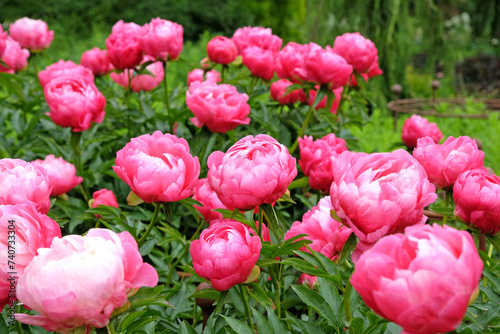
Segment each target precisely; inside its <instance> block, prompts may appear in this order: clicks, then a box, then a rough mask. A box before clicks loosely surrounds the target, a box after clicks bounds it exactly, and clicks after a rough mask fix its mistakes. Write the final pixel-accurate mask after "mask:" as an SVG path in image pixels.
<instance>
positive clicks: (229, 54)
mask: <svg viewBox="0 0 500 334" xmlns="http://www.w3.org/2000/svg"><path fill="white" fill-rule="evenodd" d="M207 54H208V58H209V59H210V61H213V62H214V63H217V64H222V65H227V64H229V63H232V62H233V61H234V60H235V59H236V57H237V56H238V49H237V48H236V44H234V42H233V40H232V39H231V38H227V37H224V36H216V37H214V38H212V39H211V40H210V41H209V42H208V44H207Z"/></svg>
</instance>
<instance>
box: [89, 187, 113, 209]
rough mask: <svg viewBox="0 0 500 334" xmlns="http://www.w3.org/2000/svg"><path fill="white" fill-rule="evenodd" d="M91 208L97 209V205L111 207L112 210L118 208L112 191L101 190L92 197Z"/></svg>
mask: <svg viewBox="0 0 500 334" xmlns="http://www.w3.org/2000/svg"><path fill="white" fill-rule="evenodd" d="M92 197H93V200H92V207H93V208H97V207H98V206H99V205H107V206H112V207H114V208H117V207H118V202H117V201H116V197H115V194H114V193H113V191H111V190H108V189H101V190H98V191H96V192H94V194H93V195H92Z"/></svg>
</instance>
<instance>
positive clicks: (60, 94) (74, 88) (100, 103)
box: [44, 76, 106, 132]
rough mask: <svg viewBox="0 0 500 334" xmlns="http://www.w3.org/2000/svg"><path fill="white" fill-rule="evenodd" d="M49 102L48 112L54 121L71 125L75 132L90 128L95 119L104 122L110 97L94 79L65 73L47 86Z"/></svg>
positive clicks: (64, 125) (46, 98) (63, 124)
mask: <svg viewBox="0 0 500 334" xmlns="http://www.w3.org/2000/svg"><path fill="white" fill-rule="evenodd" d="M44 93H45V100H46V101H47V104H48V105H49V108H50V112H49V113H47V115H48V116H50V118H51V119H52V121H53V122H54V123H56V124H57V125H59V126H62V127H71V128H72V130H73V131H74V132H81V131H85V130H88V129H89V128H90V127H91V126H92V123H101V122H102V121H103V119H104V116H105V114H106V113H105V111H104V107H105V106H106V99H105V98H104V95H102V94H101V92H99V90H97V87H96V86H95V84H94V82H89V81H87V80H86V79H85V78H83V77H70V76H61V77H59V78H56V79H53V80H51V81H50V82H49V83H48V84H47V85H46V86H45V89H44Z"/></svg>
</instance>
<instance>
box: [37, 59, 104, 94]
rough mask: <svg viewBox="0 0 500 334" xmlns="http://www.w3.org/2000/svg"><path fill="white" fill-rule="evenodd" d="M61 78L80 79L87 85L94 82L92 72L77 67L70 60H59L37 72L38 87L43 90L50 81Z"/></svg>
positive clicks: (83, 67)
mask: <svg viewBox="0 0 500 334" xmlns="http://www.w3.org/2000/svg"><path fill="white" fill-rule="evenodd" d="M63 76H67V77H70V78H77V77H78V78H82V79H84V80H85V81H86V82H88V83H93V82H94V74H93V73H92V70H90V69H89V68H87V67H85V66H81V65H77V64H75V63H74V62H72V61H71V60H68V61H64V60H62V59H61V60H59V61H58V62H57V63H54V64H52V65H49V66H47V67H46V68H45V69H44V70H42V71H40V72H38V79H39V80H40V85H41V86H42V88H45V86H47V84H48V83H49V82H50V81H51V80H52V79H55V78H57V79H59V78H61V77H63Z"/></svg>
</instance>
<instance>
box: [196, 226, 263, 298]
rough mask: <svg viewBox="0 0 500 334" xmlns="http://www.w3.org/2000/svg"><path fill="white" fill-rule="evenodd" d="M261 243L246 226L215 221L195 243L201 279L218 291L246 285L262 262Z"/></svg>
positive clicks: (197, 271)
mask: <svg viewBox="0 0 500 334" xmlns="http://www.w3.org/2000/svg"><path fill="white" fill-rule="evenodd" d="M261 248H262V243H261V240H260V238H259V237H258V236H256V235H253V233H251V231H250V228H249V227H247V226H246V225H243V224H242V223H240V222H238V221H235V220H230V219H220V220H214V221H212V223H211V224H210V227H209V228H208V229H206V230H204V231H203V232H201V235H200V239H199V240H194V241H193V242H192V243H191V247H190V250H189V251H190V253H191V257H192V258H193V268H194V271H195V272H196V274H197V275H199V276H201V277H203V278H205V279H208V280H210V283H212V286H213V287H214V289H216V290H219V291H226V290H229V289H230V288H232V287H233V286H235V285H236V284H241V283H244V282H245V281H246V280H247V279H248V276H249V275H250V273H251V272H252V269H253V268H254V266H255V264H256V263H257V260H258V259H259V255H260V249H261Z"/></svg>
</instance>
